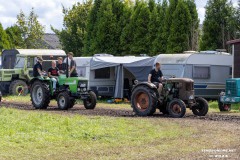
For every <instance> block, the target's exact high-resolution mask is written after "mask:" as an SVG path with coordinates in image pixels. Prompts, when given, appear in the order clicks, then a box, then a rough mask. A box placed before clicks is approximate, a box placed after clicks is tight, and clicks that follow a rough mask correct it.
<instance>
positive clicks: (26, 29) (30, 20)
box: [17, 8, 44, 48]
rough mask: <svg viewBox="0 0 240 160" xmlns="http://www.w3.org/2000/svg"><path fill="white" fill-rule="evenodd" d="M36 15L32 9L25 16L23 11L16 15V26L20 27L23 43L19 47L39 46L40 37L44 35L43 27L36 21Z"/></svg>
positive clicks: (40, 43)
mask: <svg viewBox="0 0 240 160" xmlns="http://www.w3.org/2000/svg"><path fill="white" fill-rule="evenodd" d="M37 18H38V16H37V15H36V14H35V12H34V9H33V8H32V10H31V11H30V14H29V16H28V17H27V16H25V14H24V13H23V11H20V13H19V15H17V26H18V27H19V28H20V31H21V34H22V37H24V43H23V46H21V48H41V47H42V41H41V40H42V38H43V35H44V27H43V26H42V25H41V24H40V22H39V21H38V19H37Z"/></svg>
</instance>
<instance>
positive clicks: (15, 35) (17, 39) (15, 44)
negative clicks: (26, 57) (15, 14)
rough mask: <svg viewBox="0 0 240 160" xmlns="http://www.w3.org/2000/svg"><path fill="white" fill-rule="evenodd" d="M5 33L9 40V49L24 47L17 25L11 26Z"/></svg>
mask: <svg viewBox="0 0 240 160" xmlns="http://www.w3.org/2000/svg"><path fill="white" fill-rule="evenodd" d="M6 33H7V34H8V36H9V38H10V46H11V48H22V46H24V40H23V37H22V33H21V30H20V28H19V27H18V26H17V25H13V26H11V27H8V28H7V29H6Z"/></svg>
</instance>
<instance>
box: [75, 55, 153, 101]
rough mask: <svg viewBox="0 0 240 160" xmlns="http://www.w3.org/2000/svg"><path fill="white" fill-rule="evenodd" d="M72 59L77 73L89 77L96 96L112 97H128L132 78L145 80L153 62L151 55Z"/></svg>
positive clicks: (132, 81)
mask: <svg viewBox="0 0 240 160" xmlns="http://www.w3.org/2000/svg"><path fill="white" fill-rule="evenodd" d="M74 60H75V61H76V64H77V72H78V75H79V76H80V77H85V78H88V79H89V82H88V83H89V84H88V86H89V89H91V90H93V91H94V92H95V93H96V94H97V95H98V96H102V97H114V98H123V97H127V98H129V97H130V90H131V86H132V85H133V83H134V80H136V79H137V80H140V81H146V80H147V75H148V73H149V71H150V70H151V69H152V65H153V62H154V58H151V57H135V56H127V57H114V56H99V55H98V56H94V57H75V58H74Z"/></svg>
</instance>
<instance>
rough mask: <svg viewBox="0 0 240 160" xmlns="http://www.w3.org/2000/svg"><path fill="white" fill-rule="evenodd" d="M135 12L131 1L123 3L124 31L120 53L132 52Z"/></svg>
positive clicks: (127, 53)
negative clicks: (133, 15) (132, 19)
mask: <svg viewBox="0 0 240 160" xmlns="http://www.w3.org/2000/svg"><path fill="white" fill-rule="evenodd" d="M132 12H133V5H132V3H131V1H129V0H127V1H124V5H123V16H122V17H121V19H122V20H121V22H122V26H121V27H122V31H121V35H120V47H121V50H120V54H121V55H129V54H131V52H130V48H131V43H132V39H133V28H132V24H131V23H130V22H131V18H132Z"/></svg>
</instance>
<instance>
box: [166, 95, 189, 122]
mask: <svg viewBox="0 0 240 160" xmlns="http://www.w3.org/2000/svg"><path fill="white" fill-rule="evenodd" d="M167 110H168V113H169V115H170V116H171V117H173V118H182V117H183V116H185V114H186V104H185V103H184V102H183V101H182V100H180V99H173V100H172V101H171V102H170V103H169V104H168V107H167Z"/></svg>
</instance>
